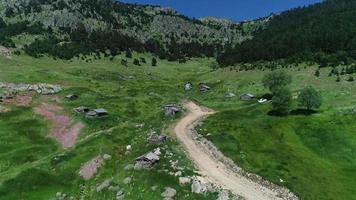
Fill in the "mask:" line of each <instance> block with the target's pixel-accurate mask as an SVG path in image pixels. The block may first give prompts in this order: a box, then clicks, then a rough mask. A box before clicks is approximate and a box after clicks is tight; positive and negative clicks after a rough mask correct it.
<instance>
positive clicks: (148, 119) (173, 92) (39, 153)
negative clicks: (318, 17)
mask: <svg viewBox="0 0 356 200" xmlns="http://www.w3.org/2000/svg"><path fill="white" fill-rule="evenodd" d="M138 57H144V58H146V60H147V63H146V64H145V63H141V66H136V65H133V64H132V61H133V59H128V61H129V65H128V67H125V66H123V65H121V64H120V61H121V58H124V56H123V55H121V56H117V57H115V58H114V59H113V60H110V59H107V58H102V59H100V60H94V59H93V60H91V61H89V62H86V61H85V60H81V59H73V60H71V61H63V60H54V59H51V58H48V57H42V58H37V59H36V58H31V57H28V56H13V57H12V59H7V58H3V57H0V81H3V82H12V83H52V84H60V85H61V86H62V87H63V91H61V92H60V93H59V94H57V96H58V97H60V102H59V103H58V104H59V105H60V106H62V107H63V108H64V109H65V112H66V113H68V114H69V115H70V116H71V117H72V118H73V119H74V120H75V121H80V122H82V123H84V124H85V128H84V129H83V130H82V132H81V134H80V136H79V139H78V141H77V145H76V146H75V148H72V149H68V150H63V149H61V147H60V145H59V144H57V143H56V142H55V141H54V140H52V139H49V138H48V137H46V135H47V133H48V131H49V126H50V124H48V122H46V121H45V120H44V119H42V118H41V117H40V116H37V115H35V114H33V112H32V108H31V107H30V108H28V107H15V106H12V107H11V111H10V112H8V113H1V114H0V148H1V152H0V199H1V200H3V199H4V200H13V199H33V200H38V199H54V198H55V195H56V193H57V192H63V193H66V194H68V195H70V196H74V197H75V198H79V197H80V196H83V195H84V196H85V197H86V198H87V199H115V193H113V192H108V191H106V192H101V193H97V192H96V191H95V187H96V186H97V185H98V184H100V183H102V182H103V181H104V180H106V179H108V178H112V179H113V182H114V183H115V184H116V185H118V186H120V187H121V188H122V189H123V191H124V192H125V199H161V198H162V197H161V193H162V192H163V191H164V188H165V187H167V186H169V187H172V188H175V189H176V190H177V195H176V197H175V198H176V199H216V194H209V195H208V196H203V195H195V194H192V193H191V191H190V186H184V187H182V186H179V183H178V178H177V177H175V176H171V175H169V173H167V170H168V171H170V170H172V169H171V168H170V163H169V161H170V159H168V158H163V159H162V160H161V161H160V162H159V164H158V165H157V166H155V168H154V169H153V170H150V171H133V170H125V169H124V168H125V166H126V165H127V164H132V163H133V162H134V159H135V158H136V157H138V156H140V155H142V154H144V153H146V152H148V151H150V150H152V149H154V148H155V146H152V145H149V144H147V142H146V139H147V136H148V133H149V132H150V131H157V132H161V131H163V133H165V134H169V132H167V131H166V130H167V127H169V126H170V125H171V124H173V123H175V121H176V120H177V119H179V118H180V117H181V115H182V113H181V114H179V115H177V116H176V117H174V118H167V117H165V116H164V114H163V112H162V106H163V105H165V104H170V103H174V104H177V105H180V104H181V102H182V101H183V100H184V99H192V100H195V101H197V102H198V103H200V104H202V105H205V106H208V107H210V108H212V109H215V110H216V111H218V113H217V114H216V115H214V116H211V117H210V118H208V119H207V120H206V121H205V122H204V123H203V124H202V125H201V126H200V127H199V128H198V131H199V132H200V133H201V134H204V135H206V137H208V139H210V140H211V141H212V142H214V144H216V145H217V146H218V148H219V149H220V150H221V151H222V152H223V153H224V154H225V155H226V156H228V157H230V158H232V159H233V160H234V161H235V162H236V163H237V164H238V165H240V166H241V167H243V168H244V169H245V170H247V171H250V172H254V173H257V174H259V175H261V176H264V177H265V178H267V179H268V180H271V181H273V182H275V183H277V184H280V185H284V186H286V187H288V188H290V189H291V190H292V191H293V192H295V193H296V194H297V195H298V196H300V197H301V198H302V199H340V200H342V199H353V198H354V196H355V194H356V190H355V189H354V188H355V186H356V182H355V181H354V177H356V170H355V169H356V168H355V167H356V156H355V155H356V154H355V150H356V135H355V134H356V132H355V130H356V124H355V123H354V122H355V120H356V115H355V114H350V113H349V110H350V109H352V108H353V107H354V106H355V104H356V86H355V82H347V81H344V80H343V81H341V82H340V83H336V82H335V80H334V78H332V77H328V76H327V74H328V71H329V69H323V70H322V71H321V76H320V77H319V78H317V77H315V76H314V75H313V73H314V71H315V67H314V66H306V68H304V66H300V70H298V68H293V69H284V70H286V71H288V72H289V73H290V74H292V75H293V84H292V85H291V89H292V90H293V92H294V93H295V94H297V92H298V91H299V90H300V89H302V88H303V87H304V86H307V85H313V86H314V87H315V88H317V89H318V90H320V91H321V93H322V95H323V98H324V104H323V106H322V108H321V109H320V110H319V112H318V113H316V114H313V115H308V116H305V115H300V114H299V115H297V114H295V115H290V116H287V117H274V116H269V115H267V113H268V111H269V110H270V109H271V108H270V105H269V104H265V105H260V104H258V103H256V101H251V102H242V101H240V100H239V98H238V96H239V95H241V94H243V93H247V92H250V93H253V94H256V95H262V94H264V93H266V89H264V88H263V87H262V85H261V79H262V77H263V74H264V73H265V72H263V71H247V72H235V71H230V70H229V69H224V70H217V71H213V70H212V69H211V67H210V66H211V63H212V62H213V60H211V59H192V60H189V61H188V62H187V63H178V62H168V61H165V60H159V61H158V66H157V67H152V66H151V65H150V61H151V56H150V55H142V54H134V58H138ZM188 81H190V82H192V83H193V84H194V89H193V90H192V91H189V92H185V91H184V89H183V85H184V83H186V82H188ZM200 82H206V83H207V84H208V85H209V86H211V91H210V92H208V93H204V94H202V93H200V92H199V91H198V89H197V84H198V83H200ZM226 92H233V93H236V94H237V97H235V98H226V97H225V93H226ZM68 94H77V95H79V97H80V98H79V99H78V100H76V101H73V102H69V101H66V100H65V99H64V97H65V96H66V95H68ZM42 101H43V97H41V96H35V97H34V101H33V103H32V105H31V106H32V107H33V106H36V105H38V104H40V103H41V102H42ZM78 106H88V107H93V108H99V107H102V108H105V109H107V110H108V112H109V117H107V118H102V119H94V120H93V119H87V118H85V117H84V116H83V115H79V114H75V113H73V112H72V109H73V108H74V107H78ZM295 108H297V105H295ZM142 124H144V125H143V126H142V128H140V126H137V125H142ZM108 129H112V131H107V130H108ZM98 131H102V132H100V134H96V133H98ZM171 138H172V139H171V140H170V141H169V142H168V143H167V144H166V145H163V146H162V147H161V148H162V149H163V150H162V152H163V153H166V152H168V153H172V154H173V157H172V158H171V159H174V160H177V161H179V164H180V166H182V167H184V170H183V175H185V176H189V175H193V174H194V168H193V166H192V163H191V162H190V161H189V159H188V158H187V156H186V155H185V154H184V152H183V150H182V148H181V146H180V145H179V144H178V143H177V141H175V139H174V136H173V135H171ZM127 145H132V152H131V153H130V154H127V155H125V151H126V146H127ZM99 154H110V155H112V157H113V158H112V159H111V160H110V161H107V162H106V163H105V165H104V166H103V167H102V168H100V170H99V172H98V174H97V175H96V176H95V177H94V178H93V179H91V180H90V181H84V180H83V179H82V178H81V177H80V176H79V175H78V171H79V169H80V166H81V165H82V164H83V163H85V162H87V161H88V160H90V159H92V158H94V157H96V156H97V155H99ZM126 177H131V178H132V183H130V184H123V182H122V181H123V179H124V178H126ZM152 186H157V189H156V190H152ZM93 188H94V189H93Z"/></svg>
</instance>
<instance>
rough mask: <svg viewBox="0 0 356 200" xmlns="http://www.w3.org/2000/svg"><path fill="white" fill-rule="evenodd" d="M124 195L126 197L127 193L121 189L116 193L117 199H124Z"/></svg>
mask: <svg viewBox="0 0 356 200" xmlns="http://www.w3.org/2000/svg"><path fill="white" fill-rule="evenodd" d="M124 197H125V194H124V192H123V191H122V190H120V191H118V192H117V193H116V200H123V199H124Z"/></svg>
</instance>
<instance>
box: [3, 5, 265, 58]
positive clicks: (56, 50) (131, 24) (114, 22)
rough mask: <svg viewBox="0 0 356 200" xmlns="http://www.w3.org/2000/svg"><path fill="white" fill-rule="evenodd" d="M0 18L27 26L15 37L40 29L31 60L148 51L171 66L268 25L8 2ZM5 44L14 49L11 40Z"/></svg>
mask: <svg viewBox="0 0 356 200" xmlns="http://www.w3.org/2000/svg"><path fill="white" fill-rule="evenodd" d="M0 16H2V17H3V18H4V21H5V22H6V23H7V24H8V26H14V25H16V26H19V25H18V24H21V25H22V26H21V28H18V29H16V33H12V35H11V36H15V35H21V34H23V33H25V31H23V29H24V26H27V27H29V26H33V25H34V24H36V25H39V27H41V29H37V32H36V34H34V33H30V34H32V35H36V36H37V37H36V40H34V41H29V42H26V46H24V49H25V50H26V52H27V53H28V54H30V55H32V56H40V55H42V54H49V55H51V56H55V57H59V58H64V59H70V58H72V57H73V56H76V55H79V54H89V53H93V52H97V51H101V52H106V53H107V54H110V55H117V53H118V52H119V51H125V50H135V51H139V52H147V51H148V52H152V53H154V54H156V55H158V56H160V57H161V58H168V59H170V60H177V59H182V58H184V57H193V56H195V57H199V56H210V57H211V56H214V55H216V54H217V53H218V52H220V51H221V50H222V49H223V48H225V47H226V46H231V45H235V44H238V43H240V42H242V41H244V40H245V39H247V38H250V37H251V34H252V32H253V31H254V30H256V29H257V28H258V27H263V26H264V24H265V23H266V22H267V21H268V20H267V19H264V20H260V21H253V22H245V23H241V24H235V23H232V22H226V21H224V22H223V23H222V22H221V21H219V20H216V19H212V18H210V19H209V20H194V19H189V18H188V17H185V16H183V15H180V14H179V13H177V12H176V11H174V10H172V9H166V8H161V7H157V6H149V5H132V4H125V3H121V2H114V1H112V0H94V1H93V0H79V1H70V0H55V1H50V0H25V1H19V0H4V1H1V2H0ZM0 39H1V38H0ZM1 43H3V44H5V45H9V43H10V44H12V45H11V46H12V47H13V46H14V43H11V38H10V37H7V38H3V39H2V40H1Z"/></svg>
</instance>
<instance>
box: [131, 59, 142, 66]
mask: <svg viewBox="0 0 356 200" xmlns="http://www.w3.org/2000/svg"><path fill="white" fill-rule="evenodd" d="M133 64H134V65H137V66H140V65H141V64H140V61H139V60H138V59H137V58H135V60H134V61H133Z"/></svg>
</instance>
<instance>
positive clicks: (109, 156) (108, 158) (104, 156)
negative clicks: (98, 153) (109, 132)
mask: <svg viewBox="0 0 356 200" xmlns="http://www.w3.org/2000/svg"><path fill="white" fill-rule="evenodd" d="M111 158H112V156H111V155H109V154H104V155H103V159H104V160H111Z"/></svg>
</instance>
